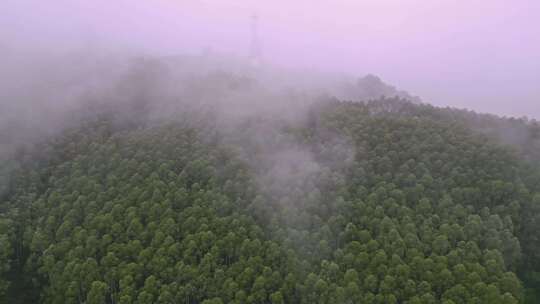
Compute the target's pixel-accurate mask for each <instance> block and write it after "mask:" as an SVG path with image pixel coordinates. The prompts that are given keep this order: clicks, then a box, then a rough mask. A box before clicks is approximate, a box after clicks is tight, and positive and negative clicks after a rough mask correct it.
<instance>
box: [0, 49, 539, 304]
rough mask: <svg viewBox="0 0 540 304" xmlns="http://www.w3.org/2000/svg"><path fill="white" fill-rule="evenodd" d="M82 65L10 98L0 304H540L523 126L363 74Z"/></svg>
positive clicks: (170, 62) (183, 60) (178, 59)
mask: <svg viewBox="0 0 540 304" xmlns="http://www.w3.org/2000/svg"><path fill="white" fill-rule="evenodd" d="M73 58H79V57H78V56H75V57H73ZM87 60H90V59H87ZM96 60H97V61H96ZM68 62H69V60H68ZM90 62H91V63H90V64H88V65H84V64H79V62H76V63H74V64H73V67H76V69H75V70H73V69H70V68H68V66H69V64H67V63H66V61H64V60H58V61H56V63H57V64H56V65H53V66H52V67H51V68H50V70H49V71H50V77H49V78H43V77H42V76H38V77H36V81H39V83H41V84H42V85H41V86H36V85H34V84H32V83H26V84H25V85H27V86H28V88H33V90H26V91H25V90H20V88H21V87H18V88H16V87H14V86H11V85H10V87H11V88H13V89H12V90H11V91H10V90H3V92H4V93H5V92H8V93H9V95H6V97H8V98H7V99H5V100H17V101H18V102H6V103H4V102H3V103H2V107H3V108H4V109H8V110H7V111H2V112H1V114H0V117H1V118H2V119H1V120H0V121H1V122H2V125H1V127H0V130H1V131H0V134H2V137H1V139H2V141H1V144H2V147H1V151H2V154H0V156H1V157H2V158H1V170H2V171H1V177H2V179H1V180H0V183H1V184H0V186H1V189H0V191H1V193H0V299H1V300H2V301H3V302H6V303H89V304H90V303H96V304H97V303H206V304H211V303H216V304H217V303H273V304H276V303H411V304H412V303H414V304H417V303H445V304H452V303H454V304H457V303H490V304H492V303H502V304H507V303H508V304H510V303H537V302H538V299H539V298H540V297H539V293H540V289H539V288H538V286H540V256H539V255H538V252H540V240H539V239H538V233H537V232H538V231H540V165H539V162H540V159H539V157H538V155H540V153H538V152H539V150H538V149H539V147H540V131H539V130H540V128H539V125H538V123H537V122H536V121H534V120H528V119H513V118H501V117H497V116H492V115H485V114H477V113H474V112H469V111H465V110H457V109H450V108H446V109H444V108H437V107H433V106H431V105H429V104H423V103H421V102H420V100H419V99H417V98H414V97H411V96H410V95H409V94H408V93H406V92H403V91H400V90H398V89H395V88H393V87H392V86H389V85H386V84H384V83H383V82H382V81H381V80H380V79H378V78H377V77H376V76H372V75H370V76H366V77H363V78H359V80H354V79H350V78H344V79H341V80H343V81H341V80H340V81H336V79H338V78H337V77H335V76H329V75H317V74H315V73H311V74H310V73H307V74H302V73H301V72H299V71H290V72H287V71H283V70H280V69H278V68H269V69H268V70H264V69H257V68H253V67H251V66H249V64H244V63H242V61H241V60H238V61H235V59H234V58H233V59H226V58H220V57H208V55H201V56H175V57H167V58H154V57H148V56H146V57H138V58H136V59H129V60H127V59H125V58H97V59H96V58H94V59H91V60H90ZM96 62H101V63H100V64H97V63H96ZM57 68H58V69H60V70H57ZM66 69H67V70H66ZM104 71H107V73H105V72H104ZM77 76H78V77H77ZM15 79H16V78H15V77H14V78H13V79H12V80H15ZM20 79H29V78H28V77H27V76H26V75H24V76H22V77H21V78H20ZM5 83H6V84H7V83H8V82H5ZM13 83H16V81H13ZM325 84H326V85H327V86H325ZM6 87H7V85H6ZM40 87H41V90H39V89H38V88H40ZM23 88H24V86H23ZM36 106H40V107H38V108H36ZM41 109H44V111H45V112H44V111H42V110H41ZM47 111H48V112H47ZM19 113H25V114H20V115H19ZM25 115H26V116H25Z"/></svg>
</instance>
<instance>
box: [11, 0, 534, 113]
mask: <svg viewBox="0 0 540 304" xmlns="http://www.w3.org/2000/svg"><path fill="white" fill-rule="evenodd" d="M0 12H2V13H1V16H0V51H1V47H8V48H15V47H19V48H20V47H23V48H32V49H34V50H35V49H38V48H42V49H53V50H67V49H71V48H77V47H79V48H80V47H85V46H92V45H94V44H96V43H99V44H100V45H104V46H107V47H108V48H111V49H118V50H119V49H124V48H130V49H142V50H145V51H147V52H152V53H156V54H174V53H186V52H188V53H199V52H201V50H203V49H205V48H211V49H214V50H216V51H224V52H230V53H234V54H239V55H244V54H247V53H248V46H249V16H250V15H251V14H253V13H254V12H256V13H257V14H258V15H259V16H260V37H261V40H262V42H263V50H264V57H265V60H266V61H267V62H270V63H274V64H279V65H284V66H291V67H310V68H313V67H314V68H317V69H321V70H328V71H332V72H346V73H350V74H354V75H359V76H360V75H363V74H366V73H373V74H376V75H379V76H380V77H381V78H382V79H383V80H385V81H386V82H388V83H390V84H393V85H395V86H397V87H399V88H402V89H405V90H408V91H409V92H411V93H412V94H414V95H419V96H420V97H422V98H423V100H424V101H426V102H430V103H433V104H436V105H450V106H456V107H466V108H469V109H474V110H479V111H482V112H491V113H497V114H502V115H514V116H522V115H528V116H530V117H536V118H540V1H538V0H529V1H527V0H512V1H510V0H505V1H502V0H467V1H466V0H368V1H363V0H356V1H353V0H309V1H308V0H296V1H278V0H274V1H254V0H253V1H249V0H237V1H233V0H230V1H225V0H222V1H218V0H214V1H210V0H193V1H189V0H146V1H142V0H129V1H128V0H50V1H43V0H2V1H0Z"/></svg>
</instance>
